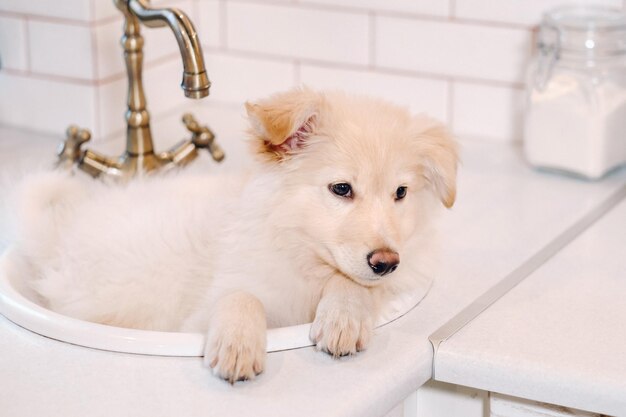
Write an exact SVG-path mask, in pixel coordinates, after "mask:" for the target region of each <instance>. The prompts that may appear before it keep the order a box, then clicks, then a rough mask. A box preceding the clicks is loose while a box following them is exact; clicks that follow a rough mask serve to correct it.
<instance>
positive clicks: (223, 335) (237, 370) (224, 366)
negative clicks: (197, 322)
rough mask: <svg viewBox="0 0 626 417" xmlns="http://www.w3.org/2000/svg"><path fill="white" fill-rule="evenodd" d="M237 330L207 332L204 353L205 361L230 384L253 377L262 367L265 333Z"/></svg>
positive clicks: (263, 365)
mask: <svg viewBox="0 0 626 417" xmlns="http://www.w3.org/2000/svg"><path fill="white" fill-rule="evenodd" d="M237 330H239V329H232V328H230V329H227V330H225V331H220V332H210V333H209V338H208V340H207V344H206V348H205V352H204V364H205V365H206V366H208V367H210V368H212V370H213V374H215V375H217V376H219V377H220V378H223V379H225V380H227V381H228V382H230V383H231V384H233V383H235V381H243V380H248V379H254V377H255V376H256V375H258V374H260V373H261V372H263V369H264V368H265V355H266V353H265V334H264V332H256V334H250V332H240V331H237Z"/></svg>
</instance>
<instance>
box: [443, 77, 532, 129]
mask: <svg viewBox="0 0 626 417" xmlns="http://www.w3.org/2000/svg"><path fill="white" fill-rule="evenodd" d="M523 100H524V94H523V91H522V90H521V89H517V88H510V87H501V86H492V85H480V84H466V83H460V82H455V83H454V84H453V86H452V102H453V106H452V107H453V109H452V128H453V130H454V131H455V132H456V133H457V134H458V135H460V136H466V137H478V138H487V139H501V140H502V139H509V140H519V139H521V116H522V107H523V104H524V101H523Z"/></svg>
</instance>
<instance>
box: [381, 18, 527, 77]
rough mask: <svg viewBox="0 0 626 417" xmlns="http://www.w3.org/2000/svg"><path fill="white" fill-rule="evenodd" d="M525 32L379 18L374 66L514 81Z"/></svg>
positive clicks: (523, 51)
mask: <svg viewBox="0 0 626 417" xmlns="http://www.w3.org/2000/svg"><path fill="white" fill-rule="evenodd" d="M530 35H531V34H530V32H529V31H527V30H523V29H513V28H501V27H490V26H483V25H476V24H467V23H456V22H435V21H419V20H415V19H400V18H395V17H384V16H383V17H379V18H378V20H377V22H376V65H377V66H380V67H388V68H402V69H406V70H413V71H418V72H423V73H428V74H433V75H446V76H451V77H462V78H472V79H479V80H496V81H502V82H510V83H517V82H521V81H522V79H523V73H524V65H525V64H526V62H527V61H528V58H529V56H530V52H531V42H530V41H531V36H530Z"/></svg>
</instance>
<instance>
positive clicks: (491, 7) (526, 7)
mask: <svg viewBox="0 0 626 417" xmlns="http://www.w3.org/2000/svg"><path fill="white" fill-rule="evenodd" d="M455 1H456V3H455V14H454V15H455V16H456V17H457V18H459V19H473V20H481V21H485V22H499V23H512V24H519V25H525V26H533V25H536V24H537V23H538V22H539V21H540V20H541V16H542V15H543V13H544V12H545V11H546V10H549V9H551V8H554V7H558V6H561V5H563V4H585V5H602V6H608V7H613V8H621V7H622V0H585V1H583V0H569V1H567V0H506V1H493V0H455Z"/></svg>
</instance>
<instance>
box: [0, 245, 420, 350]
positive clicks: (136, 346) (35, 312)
mask: <svg viewBox="0 0 626 417" xmlns="http://www.w3.org/2000/svg"><path fill="white" fill-rule="evenodd" d="M14 253H15V249H14V248H13V247H9V248H7V249H6V250H5V252H4V253H3V254H2V255H1V256H0V314H2V315H3V316H5V317H6V318H7V319H9V320H10V321H12V322H13V323H15V324H17V325H18V326H20V327H22V328H24V329H27V330H29V331H31V332H33V333H36V334H39V335H41V336H45V337H48V338H51V339H55V340H58V341H61V342H66V343H70V344H73V345H79V346H84V347H89V348H93V349H99V350H106V351H113V352H121V353H134V354H142V355H159V356H187V357H198V356H204V340H205V335H204V334H202V333H183V332H162V331H153V330H137V329H127V328H123V327H115V326H108V325H104V324H99V323H93V322H89V321H85V320H79V319H76V318H73V317H69V316H65V315H62V314H59V313H56V312H54V311H52V310H49V309H47V308H45V307H43V306H41V305H39V304H37V303H35V302H33V301H31V300H29V299H28V298H27V297H26V296H25V295H23V294H22V293H20V292H19V291H18V290H17V289H16V288H15V286H14V285H13V284H12V280H11V276H13V275H14V274H16V273H17V271H16V269H17V267H16V266H15V265H14V264H12V261H13V260H12V256H15V255H13V254H14ZM13 263H14V261H13ZM431 287H432V280H431V281H430V284H429V286H428V288H427V289H426V291H424V292H423V293H421V294H420V293H416V294H413V295H412V296H411V297H409V302H407V303H406V306H405V307H406V308H404V309H403V311H399V312H397V313H396V314H393V315H392V317H391V318H389V319H386V320H381V321H380V322H379V324H378V326H377V327H382V326H385V325H387V324H389V323H391V322H393V321H395V320H397V319H398V318H400V317H402V316H403V315H405V314H406V313H408V312H409V311H411V310H412V309H413V308H415V307H416V306H417V305H418V304H419V302H420V301H421V300H422V299H423V298H424V297H425V296H426V294H428V292H429V291H430V288H431ZM310 327H311V323H306V324H300V325H296V326H289V327H280V328H273V329H268V330H267V349H266V350H267V352H277V351H282V350H290V349H298V348H304V347H309V346H313V343H312V342H311V341H310V340H309V328H310Z"/></svg>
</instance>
